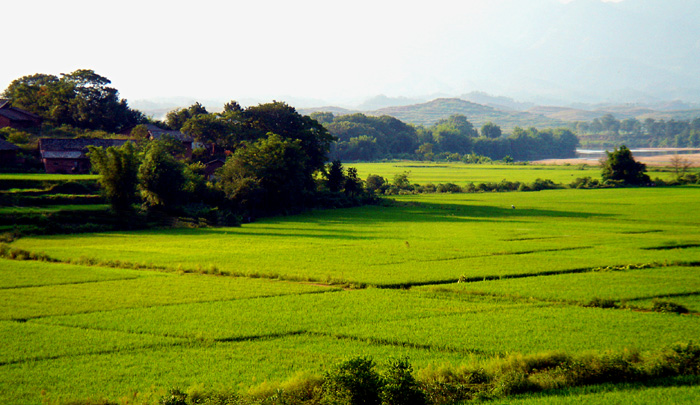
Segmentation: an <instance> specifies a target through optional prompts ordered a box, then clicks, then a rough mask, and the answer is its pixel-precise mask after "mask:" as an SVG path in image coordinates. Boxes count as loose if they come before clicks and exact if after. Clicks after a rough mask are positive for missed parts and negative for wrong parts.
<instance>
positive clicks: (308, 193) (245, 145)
mask: <svg viewBox="0 0 700 405" xmlns="http://www.w3.org/2000/svg"><path fill="white" fill-rule="evenodd" d="M165 124H166V125H168V126H169V127H170V128H174V129H177V128H179V129H181V130H183V131H186V132H187V133H189V134H190V135H192V136H193V137H194V138H195V140H196V141H197V142H200V143H201V144H202V145H205V148H202V149H201V150H200V151H199V155H198V157H195V159H193V160H190V161H184V160H182V159H178V158H177V157H176V153H174V152H176V151H177V146H176V145H174V144H176V143H177V141H176V140H174V139H167V138H166V139H160V140H157V141H153V140H145V139H141V140H139V142H138V143H137V144H132V143H131V142H129V143H126V144H125V145H123V146H121V147H118V148H117V147H110V148H107V149H102V148H91V149H90V160H91V163H92V165H93V168H94V169H95V170H96V171H97V172H98V173H99V174H100V175H101V177H100V182H101V184H102V186H103V188H104V190H105V193H106V196H107V198H108V200H109V201H110V203H111V204H112V207H113V208H114V209H115V210H118V211H130V210H132V211H133V210H134V207H135V206H136V205H137V204H141V206H142V207H144V208H145V209H146V210H147V211H153V210H156V211H161V212H165V213H169V214H186V215H190V216H204V217H206V218H207V219H209V220H211V221H215V222H217V223H222V224H230V223H231V221H234V222H238V221H240V220H241V219H252V218H254V217H257V216H262V215H275V214H281V213H282V214H284V213H293V212H298V211H301V210H303V209H306V208H309V207H314V206H329V205H330V206H336V205H353V204H357V203H360V202H364V201H366V200H367V199H369V200H371V198H367V199H366V198H365V197H367V196H366V195H365V194H364V189H363V188H362V182H361V181H360V180H359V179H358V178H357V174H356V171H353V170H352V169H347V171H346V170H345V168H344V167H343V166H342V164H341V163H340V162H333V163H331V164H327V163H326V162H327V158H328V151H329V148H330V144H331V142H332V140H333V138H332V136H331V135H330V134H329V133H328V132H327V131H326V129H325V128H323V126H321V125H320V124H318V123H317V122H316V121H314V120H312V119H310V118H309V117H305V116H302V115H300V114H299V113H297V112H296V110H295V109H294V108H293V107H291V106H289V105H287V104H285V103H282V102H272V103H267V104H260V105H258V106H253V107H248V108H246V109H243V108H241V107H240V105H238V103H236V102H235V101H232V102H230V103H227V104H226V106H225V107H224V110H223V112H221V113H209V112H207V111H206V109H204V107H202V106H201V105H199V104H195V105H193V106H190V107H189V108H184V109H179V110H175V111H173V112H171V113H169V114H168V116H167V119H166V122H165ZM216 156H221V157H223V158H225V163H224V164H223V166H222V167H221V168H219V169H218V170H217V171H216V174H215V176H214V179H213V180H214V181H212V179H210V178H207V177H206V175H205V165H204V163H203V161H206V160H211V159H213V158H214V157H216Z"/></svg>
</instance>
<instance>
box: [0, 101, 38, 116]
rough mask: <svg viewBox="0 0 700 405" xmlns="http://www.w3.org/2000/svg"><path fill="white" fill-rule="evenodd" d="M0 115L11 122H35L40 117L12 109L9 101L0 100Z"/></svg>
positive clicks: (18, 109)
mask: <svg viewBox="0 0 700 405" xmlns="http://www.w3.org/2000/svg"><path fill="white" fill-rule="evenodd" d="M0 115H2V116H4V117H7V118H9V119H11V120H13V121H36V120H39V119H40V117H39V116H38V115H36V114H34V113H30V112H29V111H25V110H22V109H21V108H15V107H12V105H11V104H10V100H6V99H0Z"/></svg>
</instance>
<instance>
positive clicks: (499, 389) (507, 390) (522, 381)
mask: <svg viewBox="0 0 700 405" xmlns="http://www.w3.org/2000/svg"><path fill="white" fill-rule="evenodd" d="M534 391H539V386H538V385H537V384H535V383H533V382H532V381H530V379H528V375H527V374H526V373H524V372H522V371H512V372H510V373H506V374H503V375H501V376H500V377H499V378H498V379H497V380H496V381H495V383H494V387H493V394H494V395H496V396H508V395H515V394H522V393H525V392H534Z"/></svg>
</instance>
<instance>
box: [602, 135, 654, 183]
mask: <svg viewBox="0 0 700 405" xmlns="http://www.w3.org/2000/svg"><path fill="white" fill-rule="evenodd" d="M605 154H606V158H605V159H604V160H603V161H602V162H601V166H602V176H603V180H613V181H621V182H623V183H625V184H633V185H643V184H648V183H649V182H650V181H651V180H650V179H649V176H648V175H647V174H646V173H645V171H646V165H645V164H644V163H641V162H637V161H636V160H634V157H633V156H632V151H630V150H629V149H628V148H627V146H625V145H622V146H620V148H619V149H618V148H616V149H615V150H614V151H612V152H609V151H606V152H605Z"/></svg>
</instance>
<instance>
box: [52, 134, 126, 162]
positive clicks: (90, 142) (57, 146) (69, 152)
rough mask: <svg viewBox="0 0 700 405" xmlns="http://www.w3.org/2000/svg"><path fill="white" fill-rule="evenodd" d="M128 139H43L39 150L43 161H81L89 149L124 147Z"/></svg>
mask: <svg viewBox="0 0 700 405" xmlns="http://www.w3.org/2000/svg"><path fill="white" fill-rule="evenodd" d="M126 142H127V140H126V139H99V138H78V139H65V138H41V139H39V150H40V151H41V157H42V158H43V159H56V158H62V159H80V158H86V157H87V156H86V153H87V151H88V150H87V147H88V146H97V147H103V148H108V147H110V146H116V147H119V146H122V145H124V144H125V143H126Z"/></svg>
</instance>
